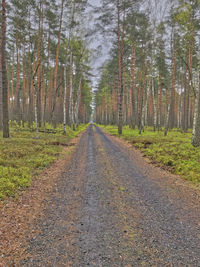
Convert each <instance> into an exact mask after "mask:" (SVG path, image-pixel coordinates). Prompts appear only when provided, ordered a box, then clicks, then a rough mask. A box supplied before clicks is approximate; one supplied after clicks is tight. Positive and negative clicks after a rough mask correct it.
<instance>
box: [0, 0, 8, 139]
mask: <svg viewBox="0 0 200 267" xmlns="http://www.w3.org/2000/svg"><path fill="white" fill-rule="evenodd" d="M1 29H2V35H1V36H2V43H1V59H2V89H3V137H4V138H8V137H9V114H8V82H7V70H6V0H2V22H1Z"/></svg>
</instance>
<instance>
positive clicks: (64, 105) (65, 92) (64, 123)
mask: <svg viewBox="0 0 200 267" xmlns="http://www.w3.org/2000/svg"><path fill="white" fill-rule="evenodd" d="M66 71H67V70H66V66H64V101H63V126H64V134H66V100H67V77H66V75H67V74H66Z"/></svg>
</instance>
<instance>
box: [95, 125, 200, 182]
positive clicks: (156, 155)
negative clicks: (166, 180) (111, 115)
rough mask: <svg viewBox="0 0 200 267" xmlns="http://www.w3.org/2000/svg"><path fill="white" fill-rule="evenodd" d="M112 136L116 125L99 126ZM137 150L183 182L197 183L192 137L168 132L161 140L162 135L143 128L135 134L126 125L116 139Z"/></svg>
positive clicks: (199, 152)
mask: <svg viewBox="0 0 200 267" xmlns="http://www.w3.org/2000/svg"><path fill="white" fill-rule="evenodd" d="M100 127H101V128H103V129H104V130H105V131H107V132H109V133H110V134H112V135H116V136H118V133H117V126H110V125H109V126H100ZM120 138H123V139H125V140H127V141H128V142H130V143H132V144H133V145H134V146H135V147H136V148H138V149H140V150H141V151H142V152H143V154H144V155H145V156H146V157H148V158H150V159H151V161H152V162H154V163H157V164H159V165H160V166H166V167H167V169H168V170H170V171H171V172H172V173H175V174H178V175H181V176H182V177H183V178H184V179H186V180H189V181H192V182H193V183H195V184H198V185H199V184H200V147H199V148H195V147H193V146H192V144H191V138H192V134H191V132H189V133H181V132H180V131H178V130H176V129H175V130H172V131H170V132H169V133H168V135H167V136H166V137H165V136H164V134H163V132H154V131H152V129H151V128H147V129H146V130H145V132H144V133H142V134H141V135H139V133H138V130H132V129H130V128H129V127H128V126H125V127H124V128H123V134H122V135H121V136H120Z"/></svg>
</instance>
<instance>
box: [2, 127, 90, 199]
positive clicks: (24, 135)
mask: <svg viewBox="0 0 200 267" xmlns="http://www.w3.org/2000/svg"><path fill="white" fill-rule="evenodd" d="M86 127H87V125H80V127H79V128H78V129H77V130H76V131H73V130H71V129H70V128H67V134H66V135H63V126H62V125H60V126H59V127H58V128H56V129H53V127H52V126H51V125H48V124H47V126H46V128H45V129H44V128H41V129H40V130H42V132H40V133H39V139H35V132H34V131H33V130H34V128H33V129H29V128H28V127H27V125H25V127H24V128H22V127H19V126H18V125H17V124H16V123H13V125H12V127H11V132H10V133H11V138H9V139H3V138H2V137H0V200H4V199H5V198H7V197H17V196H18V193H19V191H20V190H23V189H25V188H27V187H28V186H30V185H31V182H32V178H33V176H34V175H37V174H39V173H40V172H41V170H42V169H43V168H45V167H47V166H49V165H50V164H51V163H52V162H54V161H55V160H56V159H57V158H58V156H59V155H60V153H61V151H62V150H63V147H64V146H63V145H64V144H67V143H69V141H70V140H71V139H72V138H74V137H75V136H76V135H78V134H79V133H80V132H82V131H83V130H85V129H86ZM48 130H52V131H53V133H47V132H45V131H48Z"/></svg>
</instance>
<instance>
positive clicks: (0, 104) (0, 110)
mask: <svg viewBox="0 0 200 267" xmlns="http://www.w3.org/2000/svg"><path fill="white" fill-rule="evenodd" d="M1 45H2V33H0V51H2V48H1ZM2 129H3V88H2V52H1V53H0V130H2Z"/></svg>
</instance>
